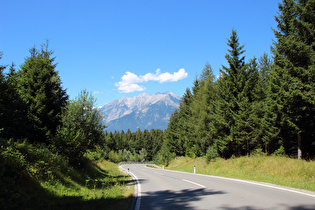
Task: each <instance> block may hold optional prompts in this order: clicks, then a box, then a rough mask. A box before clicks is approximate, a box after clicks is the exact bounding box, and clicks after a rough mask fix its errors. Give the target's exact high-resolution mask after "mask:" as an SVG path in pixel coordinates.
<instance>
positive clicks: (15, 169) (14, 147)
mask: <svg viewBox="0 0 315 210" xmlns="http://www.w3.org/2000/svg"><path fill="white" fill-rule="evenodd" d="M0 143H1V144H0V189H1V190H0V206H1V209H128V207H129V205H130V202H131V199H132V195H133V186H132V185H131V186H128V183H129V182H130V177H128V176H126V175H125V174H123V173H122V172H120V171H119V170H118V167H117V164H114V163H111V162H108V161H92V160H89V159H87V158H84V159H82V161H81V162H80V165H79V166H76V167H73V166H71V165H70V164H69V163H68V161H66V160H65V158H64V157H62V156H60V155H57V154H54V153H52V152H51V151H50V150H48V148H47V147H43V146H36V145H35V146H34V145H30V144H28V143H25V142H23V143H15V142H10V141H4V140H1V139H0Z"/></svg>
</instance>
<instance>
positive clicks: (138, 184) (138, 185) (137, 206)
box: [129, 172, 141, 210]
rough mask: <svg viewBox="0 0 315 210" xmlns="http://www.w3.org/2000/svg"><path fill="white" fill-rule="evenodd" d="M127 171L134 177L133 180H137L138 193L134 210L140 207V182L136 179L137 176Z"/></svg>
mask: <svg viewBox="0 0 315 210" xmlns="http://www.w3.org/2000/svg"><path fill="white" fill-rule="evenodd" d="M129 173H130V174H131V175H132V176H133V177H134V178H135V180H136V182H137V188H138V195H137V202H136V206H135V210H139V209H140V203H141V185H140V182H139V180H138V177H137V176H136V175H134V174H133V173H131V172H129Z"/></svg>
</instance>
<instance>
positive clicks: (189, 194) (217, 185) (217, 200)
mask: <svg viewBox="0 0 315 210" xmlns="http://www.w3.org/2000/svg"><path fill="white" fill-rule="evenodd" d="M121 167H122V168H123V169H125V170H126V171H128V168H129V173H131V174H132V175H133V177H134V179H136V180H137V182H138V199H137V203H136V205H135V209H315V193H313V192H308V191H301V190H296V189H291V188H284V187H280V186H277V185H271V184H266V183H260V182H252V181H245V180H237V179H230V178H222V177H216V176H207V175H201V174H192V173H186V172H178V171H170V170H161V169H154V168H149V167H146V166H145V165H143V164H139V165H123V166H121Z"/></svg>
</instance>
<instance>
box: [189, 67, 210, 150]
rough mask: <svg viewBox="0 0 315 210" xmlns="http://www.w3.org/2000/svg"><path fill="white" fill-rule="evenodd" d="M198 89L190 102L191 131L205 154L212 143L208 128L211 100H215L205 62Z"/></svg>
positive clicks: (208, 69) (208, 70)
mask: <svg viewBox="0 0 315 210" xmlns="http://www.w3.org/2000/svg"><path fill="white" fill-rule="evenodd" d="M198 84H199V90H198V91H197V92H196V93H195V94H194V96H193V100H192V103H191V113H192V115H191V129H192V130H191V133H192V138H193V139H194V143H195V144H198V145H199V147H200V150H201V151H200V153H201V155H205V154H206V151H207V149H208V147H209V146H210V145H213V138H212V133H211V130H210V123H211V118H212V117H211V115H212V112H213V102H214V100H215V88H214V75H213V71H212V68H211V66H210V64H209V63H206V65H205V67H204V69H203V71H202V73H201V75H200V77H199V78H198Z"/></svg>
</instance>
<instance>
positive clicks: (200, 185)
mask: <svg viewBox="0 0 315 210" xmlns="http://www.w3.org/2000/svg"><path fill="white" fill-rule="evenodd" d="M182 180H183V181H185V182H189V183H191V184H194V185H197V186H199V187H202V188H206V186H204V185H202V184H198V183H196V182H192V181H189V180H186V179H182Z"/></svg>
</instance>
